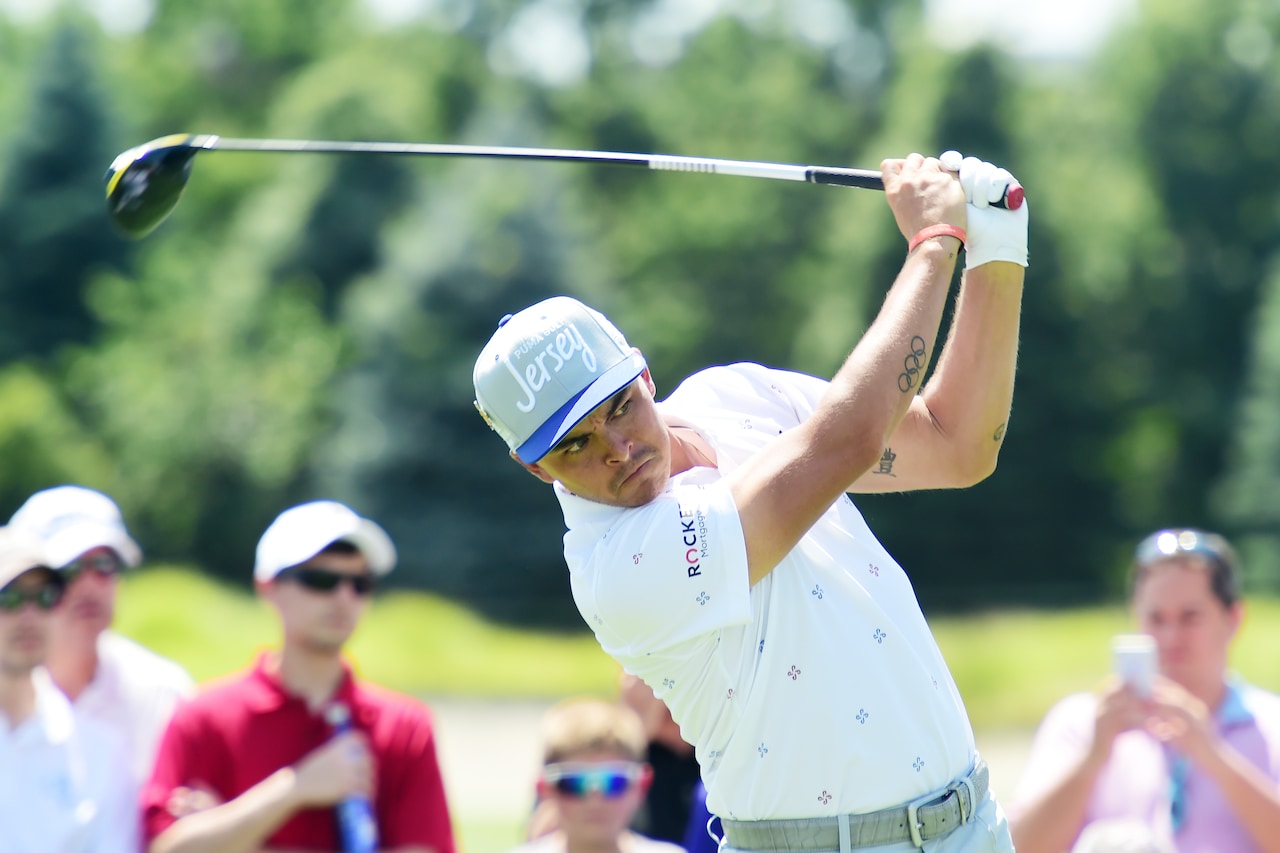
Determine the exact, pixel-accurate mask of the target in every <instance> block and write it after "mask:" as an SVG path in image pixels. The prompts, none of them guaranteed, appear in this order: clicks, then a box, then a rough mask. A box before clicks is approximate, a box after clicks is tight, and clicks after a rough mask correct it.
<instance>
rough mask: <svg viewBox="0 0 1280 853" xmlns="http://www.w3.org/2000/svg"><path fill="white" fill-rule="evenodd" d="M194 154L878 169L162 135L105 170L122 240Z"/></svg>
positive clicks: (1011, 195) (847, 180)
mask: <svg viewBox="0 0 1280 853" xmlns="http://www.w3.org/2000/svg"><path fill="white" fill-rule="evenodd" d="M201 151H260V152H274V153H288V154H302V153H306V154H383V155H388V154H408V155H417V156H427V157H493V158H500V159H509V160H555V161H561V162H580V163H602V164H608V165H615V166H642V167H644V168H647V169H652V170H657V171H669V172H703V173H708V174H716V175H738V176H740V177H747V178H769V179H772V180H779V181H805V182H808V183H811V184H830V185H834V186H842V187H859V188H862V189H871V190H883V189H884V181H882V180H881V178H880V173H879V172H878V171H871V170H868V169H844V168H837V167H831V166H798V165H791V164H787V163H757V162H752V161H747V160H716V159H711V158H707V157H678V156H673V155H668V154H625V153H619V152H614V151H569V150H561V149H555V148H503V147H494V146H485V145H439V144H434V143H411V142H410V143H402V142H333V141H323V140H310V139H232V138H225V137H221V136H216V135H213V134H188V133H178V134H172V135H169V136H162V137H160V138H158V139H153V140H151V141H150V142H146V143H143V144H142V145H138V146H136V147H134V148H130V149H129V150H127V151H124V152H122V153H121V154H120V155H119V156H117V157H116V159H115V160H113V161H112V163H111V166H110V167H109V168H108V169H107V175H106V182H107V209H108V211H109V213H110V216H111V220H112V222H114V223H115V225H116V227H117V228H119V230H120V231H121V232H123V233H124V234H125V235H126V236H128V237H133V238H139V237H144V236H146V235H147V234H149V233H150V232H151V231H152V230H154V229H155V228H156V226H158V225H159V224H160V223H161V222H163V221H164V220H165V217H167V216H168V215H169V214H170V213H171V212H172V211H173V208H174V207H176V206H177V204H178V200H179V199H180V198H181V197H182V191H183V190H184V189H185V188H186V186H187V181H189V180H190V178H191V167H192V165H193V160H194V159H195V155H196V154H197V153H199V152H201ZM1022 199H1023V191H1022V187H1020V186H1014V187H1011V188H1010V189H1009V190H1008V192H1006V193H1005V198H1003V199H1002V200H1001V201H1000V202H997V205H998V206H1000V207H1009V208H1013V209H1017V208H1019V207H1021V206H1022Z"/></svg>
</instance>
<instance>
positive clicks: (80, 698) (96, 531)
mask: <svg viewBox="0 0 1280 853" xmlns="http://www.w3.org/2000/svg"><path fill="white" fill-rule="evenodd" d="M9 524H10V525H11V526H13V527H15V528H20V529H22V530H25V531H27V532H29V533H31V534H33V535H34V536H36V537H37V538H38V539H40V541H41V543H42V545H43V548H44V550H45V553H46V554H47V555H48V558H49V562H50V564H51V565H53V566H54V567H55V568H57V569H58V570H59V573H60V574H61V575H62V578H63V580H65V581H66V596H65V599H64V601H63V605H62V606H61V607H59V608H58V610H57V611H56V612H55V613H54V616H53V638H52V643H51V645H50V647H49V659H48V664H47V666H48V669H49V673H50V674H51V675H52V677H53V681H54V683H55V684H56V685H57V686H58V687H59V688H61V690H62V692H63V693H65V694H66V695H67V697H68V698H69V699H70V700H71V701H72V703H73V704H74V705H75V707H76V710H77V711H79V712H80V713H82V714H84V715H86V716H89V717H92V718H94V719H96V720H98V721H100V722H102V723H103V724H105V725H106V726H107V727H109V728H110V729H112V730H113V731H114V732H115V733H116V735H117V737H118V738H119V740H120V743H121V745H122V746H123V750H124V756H125V760H126V761H127V762H128V774H127V778H128V780H129V784H130V793H131V794H132V795H134V796H136V794H137V792H138V789H139V788H140V787H141V785H142V782H143V780H144V779H146V777H147V775H148V774H150V772H151V763H152V761H153V760H154V759H155V751H156V746H157V745H158V744H159V742H160V736H161V735H162V734H163V733H164V727H165V725H167V724H168V722H169V717H170V716H171V715H172V714H173V708H174V706H175V705H176V704H177V702H178V700H179V699H181V698H182V697H184V696H189V695H190V694H191V693H192V691H193V688H194V684H193V682H192V680H191V676H190V675H188V674H187V671H186V670H185V669H183V668H182V667H181V666H179V665H178V664H177V663H175V662H173V661H171V660H169V659H168V658H165V657H161V656H160V655H158V654H156V653H155V652H153V651H151V650H150V649H147V648H144V647H143V646H141V645H139V644H138V643H136V642H134V641H133V640H130V639H128V638H127V637H124V636H122V635H121V634H118V633H116V632H115V631H112V630H111V623H112V620H113V619H114V617H115V606H116V591H117V583H118V578H119V575H120V573H121V572H122V571H124V569H126V568H136V567H137V566H138V565H139V564H140V563H141V562H142V549H141V548H140V547H138V543H137V542H135V541H134V539H133V537H132V536H130V535H129V530H128V528H127V527H126V526H125V523H124V518H123V516H122V515H121V513H120V508H119V507H117V506H116V503H115V501H113V500H112V499H111V498H109V497H107V496H106V495H104V494H102V493H101V492H97V491H94V490H93V489H86V488H84V487H82V486H57V487H55V488H51V489H44V490H43V491H39V492H36V493H35V494H34V495H32V496H31V497H29V498H28V499H27V501H26V502H25V503H24V504H23V505H22V506H21V507H19V508H18V511H17V512H15V513H14V514H13V518H11V519H10V520H9Z"/></svg>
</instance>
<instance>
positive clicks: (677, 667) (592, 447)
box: [474, 152, 1028, 853]
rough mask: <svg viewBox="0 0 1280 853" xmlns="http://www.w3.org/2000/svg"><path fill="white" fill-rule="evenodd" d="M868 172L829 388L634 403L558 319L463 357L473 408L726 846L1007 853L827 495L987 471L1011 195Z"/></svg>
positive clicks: (1000, 826)
mask: <svg viewBox="0 0 1280 853" xmlns="http://www.w3.org/2000/svg"><path fill="white" fill-rule="evenodd" d="M881 171H882V174H883V177H884V181H885V190H886V198H887V200H888V203H889V207H890V209H891V211H892V212H893V215H894V217H895V219H896V222H897V225H898V228H899V230H900V231H901V232H902V234H903V235H904V236H905V237H907V238H908V251H907V256H906V260H905V261H904V262H903V265H902V269H901V271H900V272H899V274H898V276H897V278H896V280H895V281H894V282H893V284H892V286H891V287H890V289H889V292H888V295H887V297H886V299H885V302H884V304H883V306H882V308H881V309H880V312H879V315H878V316H877V317H876V319H875V321H874V322H873V323H872V325H871V326H870V328H869V329H867V330H866V332H865V333H864V334H863V335H862V338H861V340H860V341H858V343H857V345H856V347H855V348H854V349H853V352H852V354H851V355H850V356H849V357H848V359H847V360H846V361H845V363H844V364H843V366H842V367H841V368H840V370H839V371H838V372H837V373H836V375H835V377H834V378H833V379H832V380H831V381H830V382H826V381H823V380H819V379H816V378H813V377H809V376H804V375H800V374H796V373H790V372H786V371H781V370H774V369H770V368H766V367H763V366H760V365H758V364H734V365H728V366H720V367H712V368H709V369H707V370H703V371H701V372H699V373H696V374H694V375H693V376H691V377H689V378H688V379H686V380H685V381H684V382H683V383H682V384H681V385H680V386H679V387H677V388H676V389H675V391H674V392H672V393H671V395H670V396H669V397H667V398H666V399H665V400H664V401H663V402H661V403H656V402H655V393H656V391H655V383H654V381H653V378H652V377H651V376H650V374H649V370H648V368H647V367H646V364H645V360H644V357H643V356H642V355H641V353H640V351H639V350H637V349H634V348H633V347H631V346H630V345H629V344H628V343H627V341H626V339H625V338H624V337H623V335H622V333H621V332H619V331H618V329H617V328H615V327H614V326H613V325H612V324H611V323H610V322H609V321H608V320H607V319H606V318H605V317H604V316H603V315H601V314H599V313H597V312H596V311H594V310H592V309H590V308H588V307H587V306H585V305H583V304H582V303H580V302H578V301H576V300H574V299H570V298H567V297H555V298H552V299H549V300H546V301H544V302H541V303H539V304H537V305H534V306H532V307H530V308H526V309H525V310H523V311H521V312H519V313H518V314H516V315H514V316H511V317H508V318H504V321H503V322H502V323H501V324H500V327H499V328H498V330H497V332H495V334H494V335H493V337H492V338H491V339H490V341H489V342H488V344H487V345H486V346H485V347H484V349H483V351H482V352H481V353H480V356H479V358H478V360H477V362H476V367H475V376H474V379H475V391H476V406H477V408H478V409H479V410H480V412H481V414H482V415H483V416H484V418H485V420H486V421H487V422H488V423H489V424H490V426H491V427H492V428H493V429H494V430H496V431H497V432H498V434H499V435H500V436H501V437H502V438H503V439H504V440H505V441H506V442H507V445H508V447H509V448H510V451H511V455H512V456H513V457H514V458H515V460H516V461H517V462H519V463H520V464H521V465H522V466H524V467H525V468H526V469H527V470H528V471H530V472H531V473H532V474H534V475H535V476H537V477H538V478H540V479H542V480H544V481H546V482H548V483H552V484H553V485H554V488H555V493H556V496H557V497H558V498H559V500H560V503H561V506H562V508H563V511H564V518H565V524H566V526H567V528H568V532H567V533H566V534H565V538H564V550H565V560H566V562H567V563H568V566H569V575H570V584H571V587H572V590H573V596H574V600H575V602H576V603H577V606H578V609H579V611H580V612H581V613H582V616H583V618H584V619H585V620H586V621H587V623H588V624H589V625H590V626H591V628H592V630H593V631H594V632H595V634H596V637H597V638H598V640H599V642H600V644H601V646H602V647H603V648H604V650H605V651H606V652H608V653H609V654H610V655H612V656H613V657H614V658H616V659H617V660H618V661H619V662H620V663H621V664H622V666H623V667H624V668H625V669H626V670H627V671H628V672H630V673H632V674H634V675H637V676H639V677H640V678H642V679H643V680H644V681H645V682H646V683H648V684H649V685H650V686H651V687H652V688H653V690H654V693H655V695H656V696H657V697H658V698H659V699H662V700H663V701H664V702H665V703H666V704H667V706H668V707H669V708H670V709H671V713H672V716H673V718H674V719H675V720H676V722H677V723H679V724H680V727H681V732H682V734H683V735H684V737H685V739H686V740H688V741H689V742H690V743H692V744H694V745H695V747H696V749H697V756H698V761H699V763H700V765H701V769H702V775H703V779H704V781H705V783H706V787H707V791H708V797H707V804H708V807H709V809H710V811H711V812H712V813H713V814H715V815H717V816H719V817H720V818H721V821H720V823H721V825H722V826H723V832H724V847H725V848H726V849H729V850H741V851H836V850H839V851H848V850H852V849H860V850H861V849H872V848H874V849H883V850H905V849H910V848H911V847H915V848H921V847H924V846H925V845H928V849H929V850H930V851H931V853H932V851H958V850H966V851H968V850H1012V844H1011V843H1010V840H1009V834H1008V829H1007V824H1006V822H1005V819H1004V816H1003V814H1002V812H1001V811H1000V809H999V807H998V805H997V804H996V802H995V801H994V799H993V798H992V796H991V794H990V791H989V788H988V774H987V769H986V765H985V764H984V763H983V762H982V760H981V759H980V758H979V757H978V755H977V751H976V749H975V746H974V739H973V732H972V729H971V727H970V725H969V721H968V717H967V715H966V713H965V709H964V705H963V703H962V702H961V699H960V696H959V693H958V692H957V690H956V686H955V683H954V682H953V680H952V678H951V675H950V673H949V672H948V670H947V666H946V663H945V661H944V660H943V657H942V655H941V653H940V652H939V650H938V647H937V644H936V643H935V642H934V640H933V637H932V635H931V633H930V631H929V628H928V626H927V625H926V623H925V620H924V617H923V615H922V614H921V612H920V607H919V604H918V603H917V601H916V598H915V594H914V592H913V590H912V588H911V583H910V581H909V580H908V579H907V576H906V574H905V573H904V572H903V571H902V569H901V568H899V566H898V565H897V563H896V562H895V561H894V559H893V557H891V556H890V555H889V553H888V552H887V551H886V550H885V549H884V548H883V547H882V546H881V545H880V543H879V542H878V541H877V540H876V538H875V536H874V535H873V534H872V532H871V530H870V529H869V528H868V527H867V524H866V522H865V521H863V519H862V516H861V515H860V514H859V513H858V511H857V509H856V508H855V507H854V505H853V503H852V501H851V500H850V499H849V497H848V496H847V494H846V493H847V492H854V493H864V492H900V491H906V490H912V489H941V488H962V487H966V486H970V485H973V484H974V483H977V482H978V481H980V480H982V479H984V478H985V477H986V476H988V475H989V474H990V473H991V472H992V470H993V469H994V467H995V464H996V456H997V453H998V450H999V447H1000V443H1001V441H1002V439H1003V437H1004V434H1005V425H1006V423H1007V421H1008V417H1009V408H1010V403H1011V399H1012V395H1013V378H1014V366H1015V361H1016V355H1017V340H1018V317H1019V310H1020V302H1021V290H1022V281H1023V274H1024V267H1025V266H1026V263H1027V249H1026V246H1027V242H1026V240H1027V222H1028V213H1027V207H1026V206H1025V205H1023V206H1021V207H1020V208H1018V209H1017V210H1016V211H1010V210H1005V209H1000V208H997V207H995V206H993V205H992V202H993V201H995V200H998V199H1000V198H1001V197H1002V196H1003V195H1004V193H1005V191H1006V190H1007V189H1008V188H1009V187H1011V186H1014V185H1015V183H1016V182H1015V181H1014V180H1013V178H1012V176H1011V175H1010V174H1009V173H1008V172H1007V171H1005V170H1003V169H997V168H996V167H995V166H993V165H991V164H990V163H985V162H982V161H980V160H977V159H975V158H963V159H962V158H961V157H960V155H958V154H956V153H955V152H947V153H946V154H944V155H943V156H942V158H941V159H935V158H925V157H922V156H920V155H918V154H912V155H911V156H909V157H907V158H906V159H902V160H898V159H894V160H886V161H884V162H883V163H882V164H881ZM962 246H964V247H965V248H966V268H965V276H964V279H963V281H962V284H961V286H960V292H959V295H958V298H957V303H956V306H955V311H954V315H953V320H952V323H951V329H950V335H949V337H948V338H947V342H946V345H945V346H944V347H942V352H941V355H940V356H939V357H938V361H937V364H936V365H935V369H934V373H933V375H932V377H931V379H930V381H929V382H928V384H927V385H924V386H923V388H922V387H921V385H922V382H923V379H924V376H925V372H926V369H927V367H928V366H929V363H930V360H931V359H932V357H933V356H934V353H935V349H936V348H937V346H938V344H939V342H940V340H941V339H940V338H939V336H938V327H939V325H940V323H941V319H942V315H943V306H944V304H945V303H946V301H947V295H948V290H949V287H950V283H951V280H952V276H953V272H954V270H955V265H956V262H957V259H958V258H959V255H960V249H961V247H962ZM920 527H921V530H927V528H928V519H926V518H922V519H920Z"/></svg>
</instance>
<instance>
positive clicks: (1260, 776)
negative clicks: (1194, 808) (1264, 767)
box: [1202, 742, 1280, 853]
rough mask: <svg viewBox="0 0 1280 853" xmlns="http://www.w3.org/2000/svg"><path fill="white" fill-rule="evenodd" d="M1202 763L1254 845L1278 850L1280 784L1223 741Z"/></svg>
mask: <svg viewBox="0 0 1280 853" xmlns="http://www.w3.org/2000/svg"><path fill="white" fill-rule="evenodd" d="M1202 767H1203V769H1204V771H1205V773H1207V774H1208V775H1209V776H1210V777H1212V778H1213V780H1214V781H1215V782H1217V783H1218V787H1219V789H1221V791H1222V795H1223V796H1224V797H1225V798H1226V800H1227V803H1228V804H1229V805H1230V807H1231V810H1232V811H1233V812H1234V813H1235V816H1236V817H1237V818H1238V819H1239V821H1240V823H1241V824H1242V825H1243V826H1244V828H1245V830H1246V831H1247V832H1248V833H1249V835H1250V837H1252V838H1253V841H1254V843H1255V844H1257V845H1258V848H1259V849H1261V850H1266V851H1269V853H1280V833H1277V827H1280V786H1277V785H1276V783H1275V781H1273V780H1272V779H1270V778H1268V777H1267V776H1266V774H1264V773H1263V772H1262V771H1261V770H1259V769H1258V768H1257V767H1255V766H1254V765H1253V764H1252V763H1250V762H1249V760H1248V759H1247V758H1245V757H1244V756H1243V755H1241V754H1240V753H1239V752H1237V751H1236V750H1235V749H1234V748H1233V747H1232V746H1231V745H1230V744H1228V743H1225V742H1218V743H1217V744H1216V745H1215V747H1214V749H1213V750H1212V751H1211V752H1210V754H1209V756H1208V758H1207V759H1205V760H1204V762H1203V764H1202Z"/></svg>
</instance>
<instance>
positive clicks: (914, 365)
mask: <svg viewBox="0 0 1280 853" xmlns="http://www.w3.org/2000/svg"><path fill="white" fill-rule="evenodd" d="M926 349H927V347H926V346H925V343H924V338H922V337H920V336H919V335H914V336H913V337H912V338H911V352H909V353H907V357H906V358H904V359H903V360H902V367H903V372H902V373H901V374H899V376H898V390H899V391H901V392H902V393H904V394H905V393H907V392H908V391H910V390H911V389H912V388H914V387H916V379H917V377H919V375H920V371H921V370H923V369H924V366H925V365H924V359H923V356H924V354H925V350H926Z"/></svg>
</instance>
